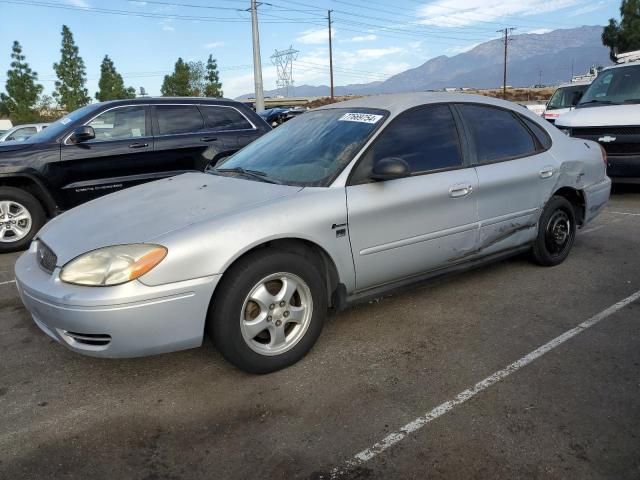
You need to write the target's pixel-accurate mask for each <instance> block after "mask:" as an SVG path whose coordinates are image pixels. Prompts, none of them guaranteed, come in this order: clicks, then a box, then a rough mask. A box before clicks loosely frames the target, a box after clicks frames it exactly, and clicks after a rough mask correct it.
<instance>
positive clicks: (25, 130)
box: [0, 123, 49, 142]
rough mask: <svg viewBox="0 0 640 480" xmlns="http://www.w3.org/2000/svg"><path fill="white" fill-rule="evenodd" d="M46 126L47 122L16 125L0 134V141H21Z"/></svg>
mask: <svg viewBox="0 0 640 480" xmlns="http://www.w3.org/2000/svg"><path fill="white" fill-rule="evenodd" d="M48 126H49V124H48V123H27V124H24V125H18V126H16V127H13V128H12V129H10V130H7V131H6V132H4V133H2V134H0V142H10V141H17V142H22V141H24V140H26V139H27V138H29V137H32V136H33V135H35V134H36V133H38V132H41V131H42V130H44V129H45V128H47V127H48Z"/></svg>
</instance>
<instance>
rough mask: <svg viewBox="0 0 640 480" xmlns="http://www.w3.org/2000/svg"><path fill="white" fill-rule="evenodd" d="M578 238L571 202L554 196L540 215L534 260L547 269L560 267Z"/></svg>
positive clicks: (534, 245) (532, 251)
mask: <svg viewBox="0 0 640 480" xmlns="http://www.w3.org/2000/svg"><path fill="white" fill-rule="evenodd" d="M575 238H576V214H575V211H574V209H573V205H572V204H571V202H570V201H569V200H567V199H566V198H564V197H560V196H553V197H551V199H550V200H549V201H548V202H547V205H546V206H545V207H544V210H543V211H542V215H540V221H539V222H538V236H537V237H536V241H535V243H534V244H533V248H532V249H531V254H532V257H533V260H534V261H535V262H536V263H537V264H538V265H542V266H545V267H552V266H555V265H559V264H561V263H562V262H564V260H565V259H566V258H567V257H568V256H569V252H570V251H571V247H573V242H574V241H575Z"/></svg>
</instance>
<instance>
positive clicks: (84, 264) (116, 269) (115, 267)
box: [60, 243, 167, 287]
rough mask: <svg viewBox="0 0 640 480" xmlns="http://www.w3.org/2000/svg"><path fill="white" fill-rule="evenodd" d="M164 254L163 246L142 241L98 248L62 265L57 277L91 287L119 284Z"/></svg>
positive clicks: (154, 264) (140, 271)
mask: <svg viewBox="0 0 640 480" xmlns="http://www.w3.org/2000/svg"><path fill="white" fill-rule="evenodd" d="M166 255H167V249H166V248H165V247H163V246H161V245H151V244H146V243H137V244H131V245H115V246H113V247H105V248H99V249H97V250H92V251H91V252H87V253H84V254H82V255H80V256H79V257H76V258H74V259H73V260H71V261H70V262H69V263H67V264H66V265H65V266H64V267H62V271H61V272H60V280H62V281H63V282H65V283H72V284H74V285H86V286H91V287H107V286H111V285H119V284H121V283H126V282H130V281H131V280H135V279H136V278H139V277H141V276H142V275H144V274H145V273H147V272H148V271H149V270H151V269H152V268H153V267H155V266H156V265H158V264H159V263H160V262H161V261H162V260H163V259H164V257H166Z"/></svg>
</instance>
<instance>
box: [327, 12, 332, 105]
mask: <svg viewBox="0 0 640 480" xmlns="http://www.w3.org/2000/svg"><path fill="white" fill-rule="evenodd" d="M332 11H333V10H327V20H328V21H329V76H330V77H331V100H333V47H332V45H331V12H332Z"/></svg>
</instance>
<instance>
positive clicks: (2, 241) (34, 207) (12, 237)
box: [0, 187, 46, 253]
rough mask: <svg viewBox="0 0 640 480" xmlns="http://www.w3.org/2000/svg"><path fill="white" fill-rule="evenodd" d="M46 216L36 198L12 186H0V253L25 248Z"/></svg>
mask: <svg viewBox="0 0 640 480" xmlns="http://www.w3.org/2000/svg"><path fill="white" fill-rule="evenodd" d="M45 220H46V216H45V213H44V209H43V208H42V205H40V202H39V201H38V199H37V198H35V197H34V196H33V195H31V194H30V193H29V192H26V191H24V190H21V189H19V188H14V187H0V253H8V252H16V251H19V250H24V249H26V248H27V247H28V246H29V244H30V243H31V240H33V237H34V236H35V235H36V233H38V230H40V228H41V227H42V225H44V223H45Z"/></svg>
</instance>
